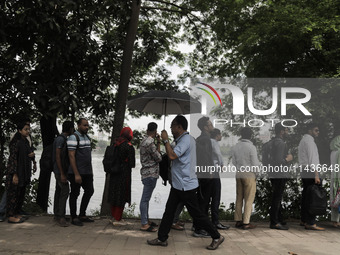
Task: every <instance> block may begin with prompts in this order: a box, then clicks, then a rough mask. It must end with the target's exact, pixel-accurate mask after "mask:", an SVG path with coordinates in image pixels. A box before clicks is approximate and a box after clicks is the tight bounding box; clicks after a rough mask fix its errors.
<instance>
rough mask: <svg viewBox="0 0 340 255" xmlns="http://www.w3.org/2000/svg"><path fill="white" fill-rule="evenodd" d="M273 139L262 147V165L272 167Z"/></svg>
mask: <svg viewBox="0 0 340 255" xmlns="http://www.w3.org/2000/svg"><path fill="white" fill-rule="evenodd" d="M273 149H274V139H271V140H269V141H268V142H266V143H265V144H263V145H262V165H264V166H269V165H274V159H273Z"/></svg>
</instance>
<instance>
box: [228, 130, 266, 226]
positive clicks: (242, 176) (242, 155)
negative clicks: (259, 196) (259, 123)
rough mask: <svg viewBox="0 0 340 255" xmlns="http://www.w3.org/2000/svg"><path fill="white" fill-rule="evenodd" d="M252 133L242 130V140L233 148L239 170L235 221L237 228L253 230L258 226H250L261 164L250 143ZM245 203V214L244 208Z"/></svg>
mask: <svg viewBox="0 0 340 255" xmlns="http://www.w3.org/2000/svg"><path fill="white" fill-rule="evenodd" d="M251 137H252V131H251V129H250V128H249V127H244V128H242V129H241V139H240V141H239V142H238V143H237V144H236V145H235V146H234V147H233V148H232V157H233V164H234V166H236V168H237V173H236V206H235V215H234V219H235V221H236V225H235V227H237V228H243V229H245V230H246V229H253V228H255V227H256V226H255V225H252V224H250V215H251V211H252V208H253V203H254V199H255V193H256V175H255V173H256V171H257V170H258V166H259V165H260V162H259V160H258V156H257V150H256V147H255V146H254V145H253V143H252V142H251V141H250V139H251ZM243 201H244V214H243V217H242V207H243Z"/></svg>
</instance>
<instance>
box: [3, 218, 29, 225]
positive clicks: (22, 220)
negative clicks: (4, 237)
mask: <svg viewBox="0 0 340 255" xmlns="http://www.w3.org/2000/svg"><path fill="white" fill-rule="evenodd" d="M17 219H19V220H18V221H13V220H10V219H8V221H7V222H8V223H13V224H17V223H23V222H24V221H25V219H24V218H17Z"/></svg>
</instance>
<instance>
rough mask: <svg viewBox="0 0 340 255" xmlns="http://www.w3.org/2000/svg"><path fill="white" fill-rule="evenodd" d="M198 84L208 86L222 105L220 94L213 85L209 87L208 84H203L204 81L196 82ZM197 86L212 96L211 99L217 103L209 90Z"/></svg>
mask: <svg viewBox="0 0 340 255" xmlns="http://www.w3.org/2000/svg"><path fill="white" fill-rule="evenodd" d="M198 84H201V85H203V86H206V87H207V88H209V89H210V90H211V91H212V92H214V93H215V95H216V96H217V98H218V100H219V101H220V104H221V106H223V105H222V100H221V98H220V95H219V94H218V93H217V91H216V90H215V89H214V88H213V87H211V86H210V85H208V84H205V83H203V82H198ZM197 88H198V89H200V90H203V91H204V92H206V93H207V94H208V95H209V96H210V97H211V98H212V100H214V103H215V105H217V103H216V100H215V98H214V96H213V95H212V94H211V93H210V91H208V90H206V89H203V88H200V87H197Z"/></svg>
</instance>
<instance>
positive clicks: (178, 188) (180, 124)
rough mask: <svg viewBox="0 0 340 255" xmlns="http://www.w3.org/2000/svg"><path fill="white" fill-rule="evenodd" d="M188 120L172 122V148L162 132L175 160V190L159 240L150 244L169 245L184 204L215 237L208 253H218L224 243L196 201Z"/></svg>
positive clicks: (173, 174)
mask: <svg viewBox="0 0 340 255" xmlns="http://www.w3.org/2000/svg"><path fill="white" fill-rule="evenodd" d="M187 128H188V121H187V120H186V118H185V117H184V116H181V115H177V116H176V118H175V119H174V120H173V121H172V123H171V132H172V134H173V136H174V138H175V143H176V146H175V147H174V148H173V149H172V148H171V145H170V143H169V140H168V134H167V132H166V131H165V130H163V131H162V134H161V137H162V140H163V143H164V145H165V149H166V152H167V155H168V157H169V159H170V160H171V161H172V168H171V174H172V187H171V190H170V194H169V198H168V201H167V203H166V208H165V212H164V214H163V218H162V221H161V224H160V226H159V230H158V238H156V239H153V240H148V241H147V242H148V244H149V245H159V246H167V245H168V242H167V239H168V237H169V236H168V234H169V232H170V229H171V225H172V222H173V218H174V215H175V211H176V208H177V205H178V204H179V203H180V202H181V201H182V202H183V203H184V204H185V206H186V208H187V209H188V211H189V214H190V215H191V217H192V218H193V220H194V221H195V224H196V225H197V226H198V227H200V228H202V229H205V230H206V231H207V232H208V233H209V234H210V236H211V237H212V238H213V240H212V242H211V244H210V245H209V246H207V249H208V250H215V249H217V248H218V246H219V245H220V244H221V243H222V242H223V241H224V237H223V236H221V235H220V233H219V232H218V231H217V229H216V228H215V227H214V225H213V224H212V223H211V221H210V220H209V217H208V216H206V215H205V214H204V213H203V212H202V211H201V210H200V207H199V204H198V199H197V188H198V180H197V176H196V173H195V167H196V145H195V140H194V138H193V137H192V136H190V135H189V133H188V132H187Z"/></svg>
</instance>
